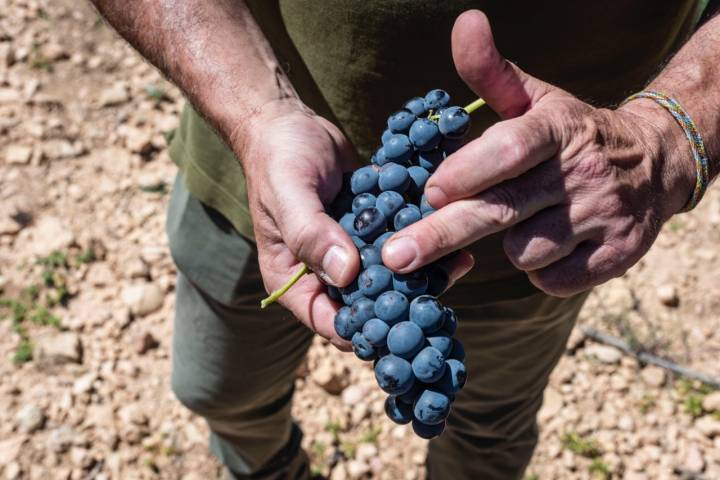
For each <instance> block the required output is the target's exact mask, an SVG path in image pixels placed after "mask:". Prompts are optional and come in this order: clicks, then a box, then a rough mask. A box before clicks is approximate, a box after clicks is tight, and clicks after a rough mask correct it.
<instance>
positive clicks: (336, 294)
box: [327, 285, 342, 302]
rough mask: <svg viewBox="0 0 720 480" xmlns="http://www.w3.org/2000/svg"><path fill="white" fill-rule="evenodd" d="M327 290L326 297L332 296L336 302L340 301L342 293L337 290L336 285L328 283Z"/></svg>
mask: <svg viewBox="0 0 720 480" xmlns="http://www.w3.org/2000/svg"><path fill="white" fill-rule="evenodd" d="M327 290H328V297H330V298H332V299H333V300H335V301H336V302H342V294H341V293H340V290H338V288H337V287H334V286H332V285H328V286H327Z"/></svg>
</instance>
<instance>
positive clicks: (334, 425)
mask: <svg viewBox="0 0 720 480" xmlns="http://www.w3.org/2000/svg"><path fill="white" fill-rule="evenodd" d="M341 430H342V427H341V426H340V422H338V421H336V420H330V421H329V422H328V423H326V424H325V431H327V432H330V433H331V434H332V436H333V440H334V441H335V442H337V441H338V440H339V438H340V431H341Z"/></svg>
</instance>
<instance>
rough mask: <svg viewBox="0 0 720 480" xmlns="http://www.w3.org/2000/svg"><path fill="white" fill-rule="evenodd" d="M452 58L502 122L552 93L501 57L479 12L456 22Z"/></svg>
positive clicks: (468, 12)
mask: <svg viewBox="0 0 720 480" xmlns="http://www.w3.org/2000/svg"><path fill="white" fill-rule="evenodd" d="M452 54H453V60H454V62H455V68H456V69H457V71H458V74H459V75H460V78H462V79H463V81H464V82H465V83H466V84H467V85H468V86H469V87H470V88H471V89H472V90H473V91H474V92H475V93H477V94H478V95H479V96H480V97H482V98H483V99H485V101H487V103H488V105H489V106H490V108H492V109H493V110H494V111H495V112H497V113H498V115H500V116H501V117H502V118H503V119H507V118H513V117H517V116H520V115H522V114H523V113H525V112H526V111H528V110H529V109H530V108H531V107H532V106H533V105H534V104H535V103H536V102H537V101H538V100H539V99H540V98H541V97H542V96H543V95H545V94H546V93H547V92H549V91H550V90H551V89H552V87H551V86H550V85H549V84H547V83H545V82H543V81H541V80H538V79H537V78H535V77H532V76H530V75H528V74H527V73H525V72H523V71H522V70H520V69H519V68H518V67H516V66H515V65H513V64H512V63H510V62H508V61H507V60H506V59H505V58H503V56H502V55H500V52H498V50H497V48H496V47H495V41H494V40H493V35H492V30H491V29H490V22H489V21H488V18H487V17H486V16H485V14H484V13H483V12H481V11H479V10H468V11H466V12H464V13H463V14H461V15H460V16H459V17H458V18H457V20H455V25H454V26H453V31H452Z"/></svg>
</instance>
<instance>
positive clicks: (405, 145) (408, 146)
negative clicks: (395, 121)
mask: <svg viewBox="0 0 720 480" xmlns="http://www.w3.org/2000/svg"><path fill="white" fill-rule="evenodd" d="M382 149H383V152H385V158H386V161H385V162H383V163H379V162H377V164H378V165H381V166H382V165H385V164H386V163H387V162H394V163H397V164H408V163H409V161H410V158H411V157H412V154H413V146H412V143H410V139H409V138H408V137H407V135H403V134H401V133H398V134H395V135H393V136H392V137H390V138H389V139H388V141H387V142H385V145H384V146H383V147H382Z"/></svg>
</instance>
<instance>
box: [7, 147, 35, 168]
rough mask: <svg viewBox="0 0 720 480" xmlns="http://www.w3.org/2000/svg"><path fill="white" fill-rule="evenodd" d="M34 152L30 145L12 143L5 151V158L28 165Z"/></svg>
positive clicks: (11, 161)
mask: <svg viewBox="0 0 720 480" xmlns="http://www.w3.org/2000/svg"><path fill="white" fill-rule="evenodd" d="M32 154H33V149H32V147H28V146H25V145H10V146H8V147H7V148H5V151H4V152H3V158H4V159H5V161H6V162H7V163H12V164H16V165H26V164H28V163H30V159H31V158H32Z"/></svg>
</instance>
